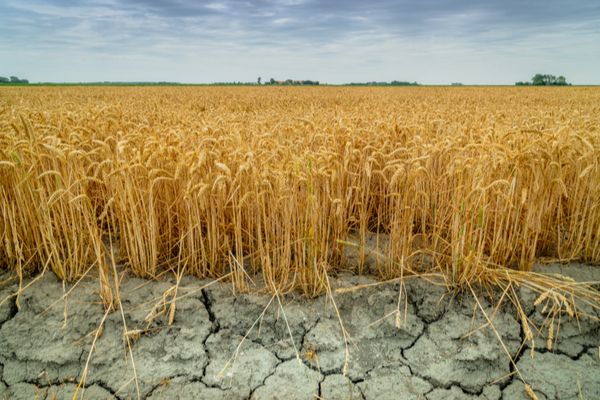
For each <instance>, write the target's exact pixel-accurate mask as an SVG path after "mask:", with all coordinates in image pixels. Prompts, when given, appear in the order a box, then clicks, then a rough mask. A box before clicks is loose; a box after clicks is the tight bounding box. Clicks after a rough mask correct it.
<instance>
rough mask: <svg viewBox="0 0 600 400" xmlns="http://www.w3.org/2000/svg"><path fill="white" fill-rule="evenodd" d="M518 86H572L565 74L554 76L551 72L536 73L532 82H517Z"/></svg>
mask: <svg viewBox="0 0 600 400" xmlns="http://www.w3.org/2000/svg"><path fill="white" fill-rule="evenodd" d="M515 85H517V86H570V85H571V84H570V83H568V82H567V79H566V78H565V77H564V76H562V75H561V76H558V77H557V76H554V75H549V74H535V75H534V76H533V78H531V82H516V83H515Z"/></svg>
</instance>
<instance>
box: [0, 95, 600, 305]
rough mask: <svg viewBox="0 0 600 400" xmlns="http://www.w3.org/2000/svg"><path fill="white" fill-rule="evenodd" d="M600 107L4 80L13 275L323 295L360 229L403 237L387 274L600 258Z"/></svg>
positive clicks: (395, 240)
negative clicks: (92, 274) (163, 278)
mask: <svg viewBox="0 0 600 400" xmlns="http://www.w3.org/2000/svg"><path fill="white" fill-rule="evenodd" d="M599 104H600V90H598V89H594V88H549V89H548V88H452V89H449V88H402V89H389V88H379V89H377V88H375V89H374V88H192V87H188V88H185V87H181V88H89V87H85V88H3V89H2V90H0V214H1V216H0V235H1V240H2V246H0V266H4V267H6V268H11V269H13V270H14V271H16V273H17V274H18V275H19V277H22V276H23V275H25V274H29V273H31V272H35V271H39V270H41V269H42V268H44V267H48V268H51V269H52V270H53V271H54V272H55V273H57V274H58V276H60V277H61V278H64V279H66V280H75V279H77V278H78V277H80V276H81V275H82V274H84V273H85V272H86V271H87V270H88V269H89V268H90V266H91V265H93V270H94V271H97V274H98V276H99V282H100V286H101V288H102V296H103V299H104V301H105V304H106V305H107V306H108V305H113V304H115V302H114V301H113V295H115V294H114V293H112V292H111V290H110V285H109V284H108V282H109V280H110V275H111V274H112V271H113V267H114V263H113V262H112V260H113V257H118V259H117V260H116V262H122V263H125V265H126V267H127V268H128V269H130V270H131V271H133V272H134V273H135V274H138V275H140V276H146V277H155V276H157V275H159V274H160V273H162V272H164V271H165V270H167V269H171V270H173V271H174V272H176V273H177V274H178V276H181V274H193V275H196V276H199V277H212V278H219V277H223V276H224V275H225V274H229V273H231V274H232V275H231V276H232V279H233V280H234V282H235V283H236V284H237V285H238V288H239V289H242V290H243V289H244V286H245V282H247V278H248V276H252V275H253V274H254V273H258V272H261V273H262V274H263V278H264V282H265V284H266V286H267V288H268V289H270V291H271V293H279V294H283V293H286V292H288V291H290V290H294V289H300V290H302V291H303V292H304V293H305V294H307V295H309V296H313V295H317V294H320V293H324V292H326V291H327V290H328V287H327V286H328V285H327V276H328V275H330V274H332V273H334V272H335V271H336V270H337V269H340V268H343V267H344V261H345V260H344V251H343V250H344V246H346V245H347V243H348V242H347V241H348V237H349V236H350V233H352V234H353V235H355V237H357V238H358V243H357V244H358V245H359V246H361V245H363V244H364V242H365V241H366V238H367V235H368V234H369V233H370V232H379V233H383V234H385V235H387V236H388V237H389V239H390V240H389V241H387V242H386V244H385V247H384V248H383V249H382V252H383V253H384V257H383V260H384V261H383V262H381V263H379V264H378V265H377V268H376V273H377V274H379V276H380V277H381V278H383V279H393V278H397V277H400V276H403V274H404V275H407V274H409V273H410V272H420V273H425V272H432V271H434V270H435V271H438V272H442V273H443V274H444V275H445V276H446V278H447V280H448V282H450V284H451V285H453V286H457V287H463V288H466V287H467V284H472V283H475V282H482V281H483V282H486V280H490V279H492V280H493V279H494V276H496V275H497V274H498V273H497V272H492V273H490V272H489V271H493V270H494V269H497V268H499V267H498V266H507V267H509V268H512V269H514V270H520V271H527V270H529V269H530V267H531V265H532V263H533V262H534V260H536V258H538V257H541V256H544V257H553V258H557V259H561V260H573V259H580V260H583V261H585V262H589V263H598V262H600V134H599V131H598V130H599V127H600V107H599ZM363 253H364V252H363ZM363 255H364V254H363ZM423 256H426V257H428V260H430V262H429V263H426V264H422V263H420V262H418V260H422V259H423ZM356 272H358V273H361V272H364V271H363V268H362V265H360V264H359V265H358V267H357V271H356ZM495 274H496V275H495Z"/></svg>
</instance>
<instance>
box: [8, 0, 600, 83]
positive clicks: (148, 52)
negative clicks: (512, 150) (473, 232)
mask: <svg viewBox="0 0 600 400" xmlns="http://www.w3.org/2000/svg"><path fill="white" fill-rule="evenodd" d="M597 43H600V2H598V1H596V0H578V1H574V2H564V1H558V0H548V1H541V0H533V1H528V2H526V3H524V2H521V1H517V0H506V1H499V0H498V1H491V0H489V1H478V2H473V1H470V0H455V1H442V0H421V1H408V0H394V1H393V0H374V1H371V2H365V1H362V0H361V1H359V0H346V1H344V2H339V1H334V0H322V1H317V0H223V1H213V2H209V3H205V2H195V1H186V0H83V1H75V0H46V1H44V0H6V1H5V2H3V3H1V4H0V58H1V59H3V60H8V62H3V64H6V65H3V68H9V69H10V71H6V72H5V71H0V75H1V74H4V75H7V74H14V73H20V74H22V75H23V76H24V75H25V74H26V73H27V74H29V77H30V78H31V79H32V80H35V79H38V80H104V79H107V80H109V79H117V78H119V77H120V80H150V79H151V78H152V79H157V80H164V79H169V77H168V76H162V75H161V74H165V71H167V73H168V72H169V71H171V72H172V75H173V76H174V77H176V78H178V79H180V80H185V81H214V80H245V79H248V80H255V77H253V76H250V74H258V73H260V74H265V73H269V74H272V75H273V76H276V77H280V78H284V77H292V78H312V79H320V80H323V81H333V82H340V81H345V80H355V81H357V80H371V79H377V80H381V79H402V80H404V79H411V80H419V81H429V82H432V83H433V81H436V82H440V83H441V82H451V81H455V80H460V79H462V80H464V81H465V83H469V82H471V83H477V82H489V83H512V81H513V80H523V79H527V78H528V77H529V76H530V75H531V74H532V73H535V72H538V70H534V68H538V69H540V68H543V71H544V72H546V71H547V72H549V73H557V74H558V73H561V74H563V73H564V74H566V73H567V72H566V71H570V73H572V74H573V75H572V77H571V79H572V80H573V81H580V82H598V79H599V78H598V76H597V74H596V73H595V72H594V71H595V70H598V69H600V65H599V64H600V51H599V50H598V49H599V48H598V45H597ZM564 57H568V58H567V59H565V58H564ZM511 60H512V61H511ZM522 60H527V62H525V61H522ZM69 61H70V62H71V63H72V65H77V69H76V70H74V67H72V66H70V67H68V68H67V67H65V64H66V63H67V62H69ZM94 63H97V64H98V65H102V68H99V67H98V66H97V65H96V64H94ZM238 64H239V67H237V66H236V65H238ZM490 65H492V71H490V67H489V66H490ZM50 66H52V68H49V67H50ZM435 66H437V69H436V70H434V69H433V68H434V67H435ZM493 66H495V67H496V69H498V71H493V69H494V67H493ZM558 67H561V68H563V69H562V70H560V71H556V70H555V69H557V68H558ZM67 69H68V70H70V71H71V72H70V74H69V75H67V74H66V73H64V72H61V73H56V71H65V70H67ZM21 71H23V72H21ZM53 71H54V72H53ZM340 71H343V72H340ZM436 71H437V72H436ZM225 74H229V75H227V76H226V75H225ZM303 74H306V75H303ZM159 75H160V77H159ZM155 77H159V78H155ZM388 77H389V78H388ZM567 77H568V78H569V76H568V75H567Z"/></svg>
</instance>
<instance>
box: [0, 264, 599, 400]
mask: <svg viewBox="0 0 600 400" xmlns="http://www.w3.org/2000/svg"><path fill="white" fill-rule="evenodd" d="M544 268H545V269H544V271H545V272H556V273H562V274H565V275H569V276H572V277H573V278H574V279H577V280H584V281H592V280H593V281H599V280H600V268H598V267H595V268H594V267H589V266H584V265H568V266H561V265H551V266H545V267H544ZM0 281H1V279H0ZM372 282H374V280H373V279H371V278H368V277H364V276H361V277H359V276H350V275H341V276H339V277H337V278H336V279H335V286H336V287H349V286H353V285H363V284H368V283H372ZM206 283H207V282H201V281H198V280H194V279H187V278H186V279H184V280H183V281H182V282H181V285H180V287H179V290H178V296H179V299H178V300H177V303H176V304H177V310H176V313H175V315H174V320H173V323H172V324H171V325H169V324H168V323H167V322H168V318H169V315H168V314H169V313H168V312H162V313H158V314H154V317H155V318H154V319H153V320H152V321H151V322H148V321H147V320H146V317H147V316H148V315H149V313H151V312H152V310H153V309H154V310H155V311H164V310H162V309H161V308H160V307H159V308H156V309H155V308H154V307H153V306H154V305H155V304H157V303H160V299H161V298H162V297H163V294H164V293H165V291H167V290H168V289H169V288H171V287H172V285H173V283H172V282H169V281H159V282H149V281H144V280H140V279H137V278H132V277H130V278H127V279H125V280H124V281H123V283H122V287H121V291H122V302H123V311H124V317H125V321H126V324H127V328H128V332H129V335H128V337H129V338H130V340H131V346H132V347H131V348H132V353H131V354H132V356H133V360H134V365H135V372H136V374H135V375H137V382H138V387H139V397H140V398H142V399H152V400H158V399H314V398H322V399H429V400H436V399H487V400H499V399H528V398H529V396H528V395H527V393H526V391H525V386H524V384H523V383H522V381H521V380H520V379H519V378H518V377H517V374H516V373H515V368H514V366H513V365H511V362H510V360H509V358H508V356H507V354H506V351H508V352H509V353H510V354H511V355H512V356H513V357H514V359H515V362H516V365H517V368H518V370H519V371H520V373H521V375H522V376H523V378H525V379H526V380H527V382H528V383H529V384H530V385H531V387H532V388H533V389H534V391H535V394H536V395H537V397H538V398H539V399H581V398H585V399H598V398H600V360H599V356H600V354H599V351H600V350H599V347H598V346H599V344H600V324H599V322H598V320H594V319H593V318H587V319H580V320H579V321H577V320H569V319H568V318H567V317H566V316H565V318H564V319H563V320H562V321H561V324H560V330H559V332H558V335H557V339H556V341H555V345H554V346H553V348H552V349H548V348H546V347H545V344H546V338H545V336H544V335H546V334H547V333H546V332H534V334H535V335H536V337H535V348H534V350H533V351H532V349H531V347H530V344H529V343H525V342H526V341H525V338H524V333H523V330H522V327H521V325H520V323H519V321H518V319H517V318H516V313H515V311H514V309H512V307H511V306H510V305H509V304H504V305H502V306H501V307H500V308H499V309H497V310H494V303H492V302H490V301H487V300H485V298H483V297H480V301H481V303H482V306H483V308H484V309H485V310H486V312H487V313H488V315H490V316H493V324H494V326H495V328H496V331H497V334H499V335H500V336H501V337H502V340H503V343H504V346H505V348H503V345H502V344H501V343H500V341H499V340H498V338H497V336H496V333H495V332H494V330H493V329H491V327H490V326H489V325H488V324H486V318H485V316H484V315H483V313H481V312H478V307H477V304H476V303H475V301H474V300H473V298H472V296H467V295H456V296H452V295H450V294H448V293H446V291H445V290H444V289H443V288H441V287H439V286H436V285H432V284H431V283H428V282H426V281H424V280H420V279H418V280H417V279H414V280H407V281H406V295H405V296H403V300H402V301H401V313H400V314H399V315H400V317H401V318H400V321H399V322H400V323H401V326H400V328H398V327H397V326H396V318H395V315H397V314H395V313H394V311H395V310H396V309H397V304H398V293H399V286H398V285H395V284H387V285H378V286H370V287H366V288H362V289H360V290H353V291H349V292H344V293H334V299H335V302H336V304H337V306H338V309H339V313H340V315H341V318H342V321H343V323H344V327H345V329H346V331H347V332H348V335H349V337H350V338H351V341H350V343H349V345H348V351H349V359H348V363H347V367H344V365H345V359H346V356H345V349H346V346H345V340H344V335H343V334H342V330H341V327H340V323H339V319H338V318H337V314H336V311H335V308H334V307H333V306H332V303H331V301H330V300H329V299H328V298H327V297H326V296H323V297H320V298H317V299H314V300H307V299H305V298H302V297H300V296H294V295H291V296H285V297H283V298H281V303H280V302H279V299H278V298H273V297H271V296H270V295H260V294H241V295H239V294H238V295H237V296H236V295H234V293H232V290H231V287H230V286H229V285H227V284H221V283H217V284H213V285H211V286H209V287H206V288H204V289H202V287H203V285H205V284H206ZM332 283H333V281H332ZM97 286H98V285H97V282H95V281H93V280H91V279H90V280H89V281H82V282H81V283H80V284H79V285H77V286H76V287H75V288H74V289H72V291H71V292H70V293H69V296H68V297H67V300H66V301H64V300H63V299H62V297H63V293H65V291H68V290H70V289H71V287H69V286H67V287H64V286H63V284H62V282H60V281H59V280H57V279H56V278H55V277H54V276H53V275H52V274H46V275H45V276H44V277H43V278H42V279H40V280H38V281H36V282H35V283H34V284H32V285H31V286H30V287H29V288H28V289H27V290H26V291H25V292H24V293H23V294H22V295H21V297H20V300H19V306H20V307H19V308H17V306H16V304H15V299H14V298H10V299H9V300H8V301H5V302H4V303H3V304H2V305H1V306H0V377H1V379H0V399H2V398H6V399H35V398H37V399H72V398H73V395H74V394H75V391H76V387H77V383H78V382H79V381H80V379H81V377H82V374H83V371H84V366H85V364H86V362H87V361H88V360H89V364H88V373H87V378H86V381H85V385H84V386H83V387H82V389H81V390H80V391H79V392H78V395H79V396H80V397H79V398H81V395H82V394H83V396H84V398H87V399H115V398H116V399H129V398H138V394H137V389H136V384H135V382H136V380H135V378H134V376H135V375H134V368H133V365H132V363H131V357H130V355H129V353H128V351H127V344H126V340H125V339H124V337H125V336H124V324H123V316H122V314H121V313H120V312H118V311H117V312H113V313H110V314H108V315H107V316H106V319H105V321H104V324H103V329H102V330H98V327H99V326H100V323H101V321H102V319H103V317H104V315H105V314H104V312H103V308H102V305H101V304H100V303H99V301H98V299H99V297H98V293H97ZM15 289H16V286H14V285H5V286H4V287H3V288H1V289H0V299H4V298H6V297H7V296H8V295H10V294H11V293H14V292H15ZM519 295H520V296H521V298H522V300H523V304H524V305H525V306H526V307H525V311H526V313H527V314H528V318H529V319H530V320H531V321H532V322H534V323H535V324H537V325H538V326H539V325H541V323H542V322H543V320H544V318H545V317H544V314H543V310H542V309H541V305H540V306H538V307H534V306H533V303H534V299H535V298H536V296H535V295H534V294H532V293H529V292H527V291H525V290H520V292H519ZM404 300H406V302H405V301H404ZM280 304H281V305H280ZM267 305H269V307H268V308H266V309H265V307H266V306H267ZM265 310H266V311H265ZM594 315H596V317H600V315H598V314H594ZM386 316H388V317H386ZM256 321H258V322H256ZM286 321H287V323H286ZM288 326H289V328H288ZM248 332H250V333H248ZM96 333H98V335H96ZM245 335H247V336H246V338H245V340H243V338H244V336H245ZM96 336H97V337H98V339H97V341H96V343H95V349H94V351H93V353H92V355H91V357H90V356H89V354H90V350H91V349H92V342H93V340H94V337H96ZM290 336H291V337H292V338H293V341H292V340H291V338H290Z"/></svg>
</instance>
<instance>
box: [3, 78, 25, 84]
mask: <svg viewBox="0 0 600 400" xmlns="http://www.w3.org/2000/svg"><path fill="white" fill-rule="evenodd" d="M2 83H29V81H28V80H27V79H19V78H18V77H16V76H11V77H10V78H6V77H4V76H0V84H2Z"/></svg>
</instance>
